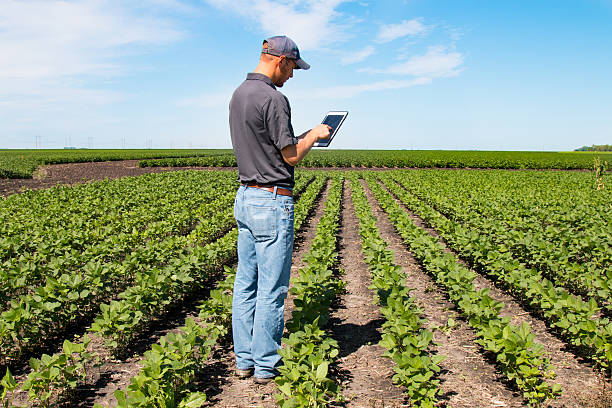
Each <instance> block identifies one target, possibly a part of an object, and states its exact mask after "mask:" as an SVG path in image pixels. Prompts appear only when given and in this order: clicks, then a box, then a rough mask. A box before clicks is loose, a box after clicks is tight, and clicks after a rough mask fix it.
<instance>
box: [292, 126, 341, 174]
mask: <svg viewBox="0 0 612 408" xmlns="http://www.w3.org/2000/svg"><path fill="white" fill-rule="evenodd" d="M330 132H331V127H329V126H328V125H324V124H322V123H321V124H320V125H317V126H315V127H314V128H312V129H310V130H309V131H308V132H306V133H304V134H302V135H301V136H300V137H298V139H299V141H298V144H296V145H289V146H287V147H285V148H284V149H283V150H281V154H282V155H283V160H285V162H286V163H287V164H289V165H291V166H295V165H296V164H298V163H299V162H301V161H302V159H303V158H304V156H306V154H307V153H308V152H309V151H310V149H311V148H312V145H313V144H314V143H315V142H317V141H319V140H321V139H327V138H329V134H330Z"/></svg>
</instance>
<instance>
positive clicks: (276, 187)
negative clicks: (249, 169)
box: [274, 186, 278, 200]
mask: <svg viewBox="0 0 612 408" xmlns="http://www.w3.org/2000/svg"><path fill="white" fill-rule="evenodd" d="M277 189H278V186H274V199H275V200H276V190H277Z"/></svg>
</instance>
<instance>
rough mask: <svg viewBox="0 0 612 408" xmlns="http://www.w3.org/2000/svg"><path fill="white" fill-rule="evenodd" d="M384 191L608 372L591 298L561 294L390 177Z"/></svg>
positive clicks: (607, 346) (611, 344) (605, 327)
mask: <svg viewBox="0 0 612 408" xmlns="http://www.w3.org/2000/svg"><path fill="white" fill-rule="evenodd" d="M384 179H385V183H386V185H387V186H388V188H389V189H390V190H391V191H392V192H393V193H394V194H396V195H397V196H398V197H399V198H400V199H401V200H402V202H403V203H404V204H405V205H406V206H408V207H409V208H410V209H411V210H412V211H414V212H415V213H417V214H418V215H419V216H420V217H422V218H423V219H424V220H425V221H426V222H428V223H429V224H430V225H431V226H433V227H434V228H435V229H436V230H438V231H439V232H440V234H441V235H442V237H443V238H444V239H445V240H446V241H447V242H449V243H450V244H451V245H452V247H453V248H454V249H455V250H456V251H457V253H459V254H460V255H461V256H462V257H464V258H465V259H467V260H468V261H469V262H470V263H471V264H472V265H474V266H475V267H476V268H477V269H479V270H481V271H483V272H484V273H486V274H487V275H489V276H491V277H493V278H495V279H497V280H498V281H500V282H501V283H503V284H504V285H505V286H506V287H507V288H508V290H509V291H510V292H511V293H512V294H513V295H515V296H517V297H519V298H520V299H522V300H523V301H524V302H526V303H527V304H529V305H530V306H531V307H533V308H534V310H535V311H536V312H537V313H538V314H539V315H541V316H542V317H543V318H544V320H545V321H546V322H547V323H548V324H549V325H550V326H551V327H553V328H555V329H557V330H559V331H560V333H561V334H562V335H563V337H565V338H566V339H567V340H569V341H570V342H571V344H573V345H574V346H576V347H578V348H579V349H581V350H582V351H583V354H585V355H586V356H588V357H589V358H591V359H593V360H594V361H595V362H596V363H597V364H598V365H599V366H600V367H602V368H604V369H606V370H610V363H611V362H612V322H610V320H609V319H608V318H605V317H598V316H600V308H599V307H598V306H597V302H596V301H595V300H594V299H591V300H590V301H584V300H582V299H581V298H580V297H579V296H575V295H572V294H571V293H569V292H568V291H567V290H566V289H564V288H561V287H558V286H555V285H554V284H553V283H552V282H551V281H549V280H548V279H546V278H544V277H543V276H542V274H541V273H540V272H539V271H537V270H535V269H531V268H528V267H526V266H525V265H524V264H522V263H520V262H519V261H517V260H516V259H514V258H513V257H512V254H510V253H509V252H507V251H506V252H500V251H499V248H498V245H497V244H496V243H495V242H493V241H492V239H491V238H490V237H488V236H487V234H486V233H482V234H481V233H480V232H479V231H478V230H476V229H470V228H466V227H463V226H462V225H460V224H458V223H456V222H454V221H452V220H450V219H448V218H446V217H444V216H443V215H442V214H440V213H439V212H437V211H435V210H434V209H433V208H431V207H430V206H428V205H427V204H425V203H423V202H422V201H420V200H419V199H418V198H416V197H415V196H413V195H411V194H409V193H408V192H407V191H406V190H405V189H404V188H402V187H400V186H399V185H398V184H396V183H395V182H394V181H393V180H391V179H390V178H384Z"/></svg>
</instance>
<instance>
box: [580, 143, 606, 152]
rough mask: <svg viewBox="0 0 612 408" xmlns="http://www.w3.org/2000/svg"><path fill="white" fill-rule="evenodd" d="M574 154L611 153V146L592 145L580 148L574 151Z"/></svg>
mask: <svg viewBox="0 0 612 408" xmlns="http://www.w3.org/2000/svg"><path fill="white" fill-rule="evenodd" d="M575 151H576V152H612V145H609V144H605V145H593V146H582V147H580V148H578V149H576V150H575Z"/></svg>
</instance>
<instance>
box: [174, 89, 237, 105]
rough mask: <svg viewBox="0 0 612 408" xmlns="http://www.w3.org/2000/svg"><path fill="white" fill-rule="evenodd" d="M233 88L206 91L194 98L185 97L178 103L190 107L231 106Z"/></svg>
mask: <svg viewBox="0 0 612 408" xmlns="http://www.w3.org/2000/svg"><path fill="white" fill-rule="evenodd" d="M233 92H234V90H233V89H228V90H226V91H223V92H215V93H206V94H202V95H199V96H195V97H193V98H185V99H182V100H180V101H178V102H177V105H179V106H184V107H189V108H220V107H225V108H227V107H229V102H230V99H231V97H232V93H233Z"/></svg>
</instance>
